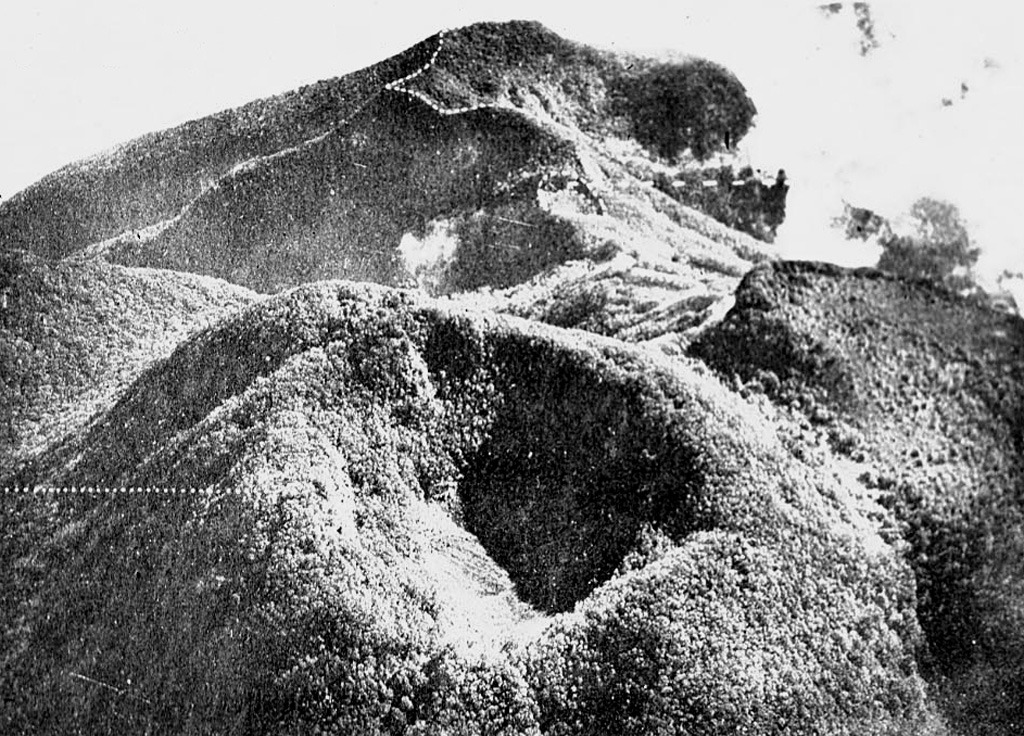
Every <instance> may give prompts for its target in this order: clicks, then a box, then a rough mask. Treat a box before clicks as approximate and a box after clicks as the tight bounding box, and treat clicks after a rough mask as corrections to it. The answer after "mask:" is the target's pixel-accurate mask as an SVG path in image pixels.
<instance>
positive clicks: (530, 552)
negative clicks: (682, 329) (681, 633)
mask: <svg viewBox="0 0 1024 736" xmlns="http://www.w3.org/2000/svg"><path fill="white" fill-rule="evenodd" d="M514 352H515V354H514V357H513V356H511V355H510V356H507V357H509V358H510V359H509V360H500V359H499V360H500V362H501V363H502V365H503V366H504V371H505V373H506V375H505V381H506V386H505V390H504V392H503V396H502V401H501V408H500V409H499V411H498V414H497V416H496V418H495V421H494V423H493V425H492V426H491V428H490V431H489V432H488V436H487V439H486V440H485V441H484V442H483V443H482V444H481V445H480V446H479V447H478V449H477V450H476V452H475V453H473V455H472V456H471V457H469V458H467V459H468V463H467V467H466V469H465V470H464V472H463V477H462V480H461V482H460V483H459V491H458V493H459V502H460V506H461V513H462V521H463V524H464V526H465V528H466V529H467V530H468V531H470V532H471V533H473V534H474V535H476V537H477V538H478V539H479V540H480V542H481V544H482V545H483V547H484V549H486V551H487V553H488V554H489V555H490V556H491V557H492V558H493V559H494V560H495V561H496V562H497V563H498V564H499V565H501V566H502V567H503V568H504V569H505V570H506V571H507V572H508V574H509V577H510V578H511V580H512V581H513V583H514V585H515V588H516V591H517V593H518V595H519V596H520V598H521V599H522V600H524V601H526V602H528V603H529V604H531V605H532V606H534V607H535V608H537V609H539V610H541V611H544V612H545V613H549V614H552V613H561V612H564V611H568V610H571V609H572V608H573V607H574V606H575V604H576V603H577V602H578V601H580V600H582V599H583V598H585V597H587V596H588V595H589V594H590V593H591V592H592V591H593V590H594V589H595V588H597V587H598V586H600V585H601V584H602V583H603V582H605V581H607V580H608V579H609V578H611V577H612V575H613V574H614V573H615V571H616V569H617V568H619V567H620V565H621V564H622V562H623V559H624V557H625V556H626V555H627V553H629V552H630V551H631V550H632V549H633V548H634V547H635V546H636V544H637V540H638V536H639V535H640V533H641V530H642V529H645V528H646V529H653V530H656V531H660V532H663V533H664V534H666V535H667V536H669V537H670V538H673V539H679V538H680V537H681V536H683V535H685V534H687V533H689V532H691V531H694V530H695V529H697V528H699V527H701V526H702V522H701V519H700V516H699V515H698V514H697V513H696V509H697V508H698V501H699V497H700V493H701V489H702V488H703V486H704V483H703V477H702V471H701V469H700V463H699V458H698V454H697V451H696V449H695V448H694V447H692V446H690V447H688V446H686V444H685V443H684V442H682V441H681V439H680V435H679V433H678V432H676V431H673V427H672V421H673V420H672V419H671V418H670V417H671V416H672V414H671V412H668V411H664V410H661V409H660V407H658V406H657V401H656V400H655V399H654V398H653V397H651V396H650V395H649V394H647V393H646V392H645V389H644V388H642V387H641V386H639V385H637V384H636V383H630V382H629V381H628V379H624V376H618V377H616V376H609V375H606V374H605V373H603V372H602V370H601V369H599V368H598V367H597V366H595V365H594V363H593V359H592V358H591V359H590V360H588V359H587V358H586V357H585V356H583V355H580V354H575V353H571V352H568V351H565V350H564V349H563V350H561V351H559V350H555V349H553V347H552V346H550V345H547V344H544V343H543V342H540V341H536V342H530V343H527V344H526V345H523V344H521V343H520V344H518V345H516V346H515V348H514ZM676 421H678V420H676Z"/></svg>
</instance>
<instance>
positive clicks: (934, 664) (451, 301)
mask: <svg viewBox="0 0 1024 736" xmlns="http://www.w3.org/2000/svg"><path fill="white" fill-rule="evenodd" d="M755 111H756V108H755V107H754V104H753V102H752V101H750V100H749V98H748V97H747V96H746V91H745V89H744V87H743V85H742V83H741V82H740V81H739V80H738V79H736V78H735V76H734V75H732V74H731V73H730V72H728V70H725V69H724V68H722V67H719V66H718V65H716V64H714V63H712V62H708V61H705V60H700V59H695V58H687V59H684V60H681V61H677V62H673V63H668V62H665V61H664V60H659V59H645V58H641V57H635V56H626V55H622V54H614V53H611V52H604V51H597V50H594V49H589V48H587V47H585V46H582V45H580V44H576V43H573V42H570V41H566V40H564V39H561V38H559V37H558V36H557V35H556V34H553V33H552V32H550V31H549V30H547V29H545V28H544V27H543V26H541V25H539V24H536V23H527V22H512V23H505V24H494V23H485V24H477V25H474V26H469V27H466V28H462V29H455V30H445V31H442V32H439V33H438V34H435V35H433V36H431V37H429V38H427V39H425V40H424V41H422V42H421V43H419V44H417V45H415V46H413V47H412V48H410V49H409V50H407V51H405V52H402V53H401V54H398V55H397V56H395V57H392V58H391V59H388V60H385V61H384V62H381V63H380V64H377V65H373V66H371V67H367V68H366V69H363V70H360V71H358V72H355V73H354V74H353V75H349V76H348V77H344V78H341V79H337V80H329V81H326V82H321V83H318V84H317V85H312V86H310V87H307V88H303V89H302V90H299V91H297V92H294V93H286V94H285V95H280V96H277V97H275V98H268V100H258V101H255V102H253V103H250V104H249V105H246V106H243V107H242V108H238V109H236V110H233V111H225V112H223V113H218V114H216V115H214V116H210V117H209V118H204V119H202V120H199V121H193V122H192V123H189V124H186V125H185V126H181V127H179V128H176V129H172V130H170V131H164V132H162V133H157V134H152V135H151V136H147V137H143V138H140V139H136V140H135V141H132V142H129V143H128V144H126V145H125V146H124V147H122V148H121V149H118V150H117V151H115V152H114V153H112V154H109V155H105V156H101V157H100V158H97V159H95V160H93V161H92V163H89V164H79V165H71V166H69V167H66V168H65V169H62V170H60V171H58V172H56V173H55V174H54V175H51V176H50V177H47V178H46V179H44V180H43V181H41V182H40V183H39V184H38V185H36V186H35V187H33V188H30V189H29V190H26V191H25V192H24V193H23V196H20V197H19V198H17V201H15V200H13V199H12V200H10V201H8V202H5V203H3V204H2V205H0V336H2V337H3V338H4V339H3V340H2V341H0V345H2V347H0V361H2V362H0V365H2V366H3V375H2V378H3V380H2V381H0V390H2V391H3V394H4V398H5V401H3V402H2V406H3V407H4V408H3V412H4V413H3V415H2V416H3V423H2V424H0V428H4V429H5V430H6V431H5V432H4V434H3V435H2V437H0V486H2V487H4V488H5V491H4V493H3V494H2V496H0V503H2V504H3V511H4V513H3V514H2V524H3V532H4V533H3V534H0V563H2V564H0V583H2V584H0V591H2V592H0V671H2V672H3V673H4V676H3V677H0V700H2V701H3V702H4V703H5V704H8V707H5V708H4V709H3V712H0V728H2V729H3V730H4V732H9V733H56V732H68V731H75V730H77V731H79V732H88V733H114V732H118V733H120V732H124V731H125V730H129V731H140V732H149V733H165V732H166V733H171V732H174V733H179V732H182V731H186V732H191V731H195V732H208V731H210V730H216V731H231V732H236V733H297V732H314V731H317V730H318V731H319V732H324V733H337V734H343V733H345V734H347V733H382V734H384V733H387V734H399V733H403V734H419V735H425V734H439V733H482V732H487V733H502V734H509V736H511V735H512V734H531V735H539V734H569V733H652V732H667V731H672V732H675V731H679V732H682V731H686V732H693V733H706V734H727V733H737V732H745V733H792V734H798V733H827V734H847V733H848V734H860V733H865V732H869V733H880V734H884V733H888V734H897V733H898V734H905V733H908V734H921V736H937V735H938V734H954V735H956V734H961V733H962V734H968V733H985V734H1000V735H1001V734H1012V733H1016V731H1017V730H1019V729H1018V726H1019V725H1020V724H1022V723H1024V713H1021V711H1020V702H1024V698H1020V697H1019V696H1020V688H1019V683H1020V682H1022V681H1024V677H1022V675H1024V641H1022V640H1021V637H1020V635H1019V632H1020V631H1022V630H1024V627H1022V626H1021V623H1022V622H1024V618H1022V615H1024V613H1022V612H1024V594H1022V592H1021V591H1022V590H1024V586H1022V584H1021V582H1020V575H1019V569H1020V563H1021V562H1022V561H1024V541H1022V540H1024V511H1022V510H1021V509H1022V501H1021V499H1022V498H1024V495H1022V494H1024V488H1022V487H1021V485H1020V478H1022V477H1024V472H1021V471H1022V470H1024V434H1022V431H1024V426H1022V425H1021V422H1020V417H1021V416H1024V388H1022V387H1024V374H1022V373H1021V366H1022V365H1024V353H1022V350H1024V347H1022V346H1024V322H1022V321H1021V320H1020V318H1018V317H1015V316H1010V315H1006V314H1002V313H999V312H996V311H994V310H991V309H988V308H986V307H985V305H984V304H982V303H980V302H976V301H971V300H966V299H963V298H960V297H958V296H957V295H955V294H952V293H949V292H947V291H943V290H942V289H940V288H939V287H937V286H935V285H932V284H928V283H926V282H924V281H913V280H907V279H902V278H898V277H895V276H892V275H889V274H884V273H882V272H879V271H875V270H869V269H861V270H848V269H841V268H839V267H836V266H831V265H828V264H820V263H810V262H787V261H780V260H779V259H778V251H777V250H776V249H775V248H774V247H773V246H772V245H771V244H770V243H767V242H764V241H762V240H758V239H756V238H754V237H751V235H750V234H749V233H745V232H740V231H739V230H737V229H736V228H737V227H738V226H739V225H738V224H737V223H738V221H739V220H743V221H747V222H749V221H756V220H757V219H758V218H759V217H760V218H762V222H768V221H769V220H771V221H773V222H774V221H777V220H778V218H779V217H780V216H781V214H782V212H781V210H779V209H774V210H773V211H772V212H770V213H767V214H766V212H765V211H764V210H758V209H757V208H758V207H763V206H765V204H766V203H765V202H763V201H757V198H746V199H742V198H736V199H729V197H730V196H731V194H730V192H731V191H732V190H731V189H730V190H727V191H725V192H722V193H719V194H720V196H719V197H718V198H717V199H714V198H710V197H703V196H697V195H701V194H702V192H704V187H705V186H706V185H705V183H704V182H705V181H708V180H711V181H713V182H715V183H716V185H718V186H724V185H728V186H730V187H731V186H735V188H736V189H737V190H740V189H741V188H742V187H745V186H746V183H745V182H744V181H739V182H736V183H735V184H734V182H735V180H732V181H730V179H731V177H728V176H726V174H727V173H728V172H730V171H732V169H730V168H729V167H730V166H731V165H732V164H731V163H730V159H729V152H728V150H727V149H728V148H729V147H730V146H731V145H732V144H734V143H735V142H736V141H737V140H738V139H739V137H741V136H742V134H743V133H745V132H746V129H747V128H748V127H749V125H751V124H752V122H753V115H754V113H755ZM261 116H262V119H261ZM176 141H179V142H183V143H184V144H186V145H182V146H181V149H180V150H177V151H176V150H175V146H176ZM271 149H272V150H271ZM714 151H719V153H713V152H714ZM250 154H252V155H250ZM712 154H713V155H712ZM709 156H710V158H709ZM103 166H107V167H108V168H107V169H106V170H105V171H103V172H99V173H97V172H98V171H99V168H102V167H103ZM90 167H92V168H90ZM704 172H712V173H711V174H708V175H705V173H704ZM104 177H106V178H104ZM741 179H742V177H741ZM723 182H724V184H723ZM688 186H689V187H700V188H701V189H700V191H697V190H696V189H695V190H694V191H693V192H690V193H691V194H693V195H694V196H692V197H689V198H685V197H680V196H677V195H678V193H679V192H677V191H676V190H677V188H679V189H682V188H685V187H688ZM765 186H767V185H765ZM785 193H786V187H785V181H784V179H783V178H782V177H780V178H779V180H777V182H776V185H774V188H773V193H772V198H773V201H772V202H771V206H772V207H773V208H775V207H776V206H777V205H779V204H780V203H781V204H784V199H785ZM776 199H778V200H780V201H775V200H776ZM682 200H686V201H695V202H701V203H704V204H705V206H707V207H709V208H711V207H712V206H715V207H719V215H718V216H719V217H721V216H722V212H723V211H725V210H728V209H729V207H733V206H739V204H740V203H742V202H745V203H746V204H743V205H742V206H746V207H749V208H750V210H749V211H744V212H742V213H741V216H740V217H738V218H734V219H733V220H729V221H722V220H716V219H714V218H712V217H710V216H709V215H708V214H707V213H705V212H701V211H699V210H698V209H695V208H692V207H688V206H686V205H685V204H683V203H682ZM723 202H725V204H726V205H728V206H727V207H722V206H721V205H722V203H723ZM761 233H762V234H763V235H764V236H765V237H766V238H769V237H770V232H768V230H767V229H762V230H761ZM8 397H9V400H7V399H8ZM83 488H84V489H94V490H92V491H91V492H78V491H75V490H74V489H83ZM145 489H150V490H145Z"/></svg>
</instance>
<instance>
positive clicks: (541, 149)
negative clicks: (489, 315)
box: [101, 93, 582, 292]
mask: <svg viewBox="0 0 1024 736" xmlns="http://www.w3.org/2000/svg"><path fill="white" fill-rule="evenodd" d="M581 176H582V172H581V171H580V170H579V165H578V163H577V162H576V161H575V159H574V153H573V148H572V146H571V145H570V144H568V143H567V142H565V141H563V140H559V139H558V138H556V137H555V136H553V135H552V134H551V133H549V132H547V131H545V130H544V129H543V128H541V127H540V126H538V125H537V124H535V123H533V122H532V121H530V120H529V119H526V118H524V117H522V116H519V115H516V114H515V113H513V112H510V111H504V110H501V109H482V110H478V111H474V112H469V113H466V114H463V115H460V116H442V115H438V114H436V113H435V112H434V111H433V110H431V109H430V108H429V107H428V106H427V105H425V104H424V103H422V102H420V101H418V100H415V99H410V98H408V97H406V96H404V95H397V94H393V93H392V94H387V95H384V96H382V97H380V98H378V99H376V100H375V101H374V102H372V103H370V104H369V105H367V107H365V108H364V109H363V111H362V112H361V113H360V114H359V115H357V116H356V118H355V119H354V120H352V121H351V122H350V123H349V124H348V125H347V126H345V127H344V128H342V129H339V130H338V131H335V132H332V133H329V134H327V135H326V136H324V137H323V138H320V139H317V140H314V141H310V142H309V143H307V144H305V145H303V146H301V147H299V148H296V149H292V150H289V151H285V152H282V153H280V154H277V155H275V156H272V157H268V158H263V159H258V160H256V161H253V162H250V163H249V164H246V165H245V166H242V167H239V168H238V169H236V170H234V171H233V172H232V173H231V174H230V175H228V176H226V177H224V178H223V179H222V180H221V181H220V182H218V183H217V185H215V186H214V187H211V188H210V189H207V190H206V191H205V192H204V193H203V195H201V196H200V197H199V198H197V199H196V200H195V201H194V202H192V203H191V204H190V205H189V206H188V207H187V208H186V209H185V210H184V212H183V213H182V214H181V215H180V216H179V217H178V218H176V219H175V220H174V221H173V222H171V223H169V224H168V225H167V226H166V227H165V228H163V229H161V230H160V231H159V232H157V233H155V234H154V235H153V236H151V237H142V238H138V237H131V236H128V237H122V238H119V239H117V240H115V241H112V242H109V243H105V244H103V245H102V246H101V249H102V252H103V253H104V255H105V256H106V257H107V258H110V259H112V260H116V261H118V262H121V263H125V264H131V265H153V266H160V267H164V268H174V269H178V270H186V271H193V272H199V273H206V274H210V275H215V276H220V277H222V278H226V279H228V280H230V281H233V282H235V283H240V284H244V285H246V286H250V287H252V288H255V289H257V290H260V291H265V292H266V291H277V290H279V289H281V288H284V287H289V286H293V285H296V284H300V283H304V282H307V281H315V280H318V279H324V278H337V277H347V278H355V279H361V280H370V281H377V282H381V283H385V284H399V283H402V282H403V281H404V280H405V279H406V278H407V276H408V274H407V273H406V271H405V269H404V268H403V264H402V262H401V260H400V254H399V251H398V246H399V244H400V241H401V239H402V236H403V234H405V233H406V232H410V231H422V229H423V226H424V224H425V223H426V222H428V221H430V220H432V219H435V218H438V217H441V216H447V217H457V216H459V215H460V214H468V213H471V212H474V211H476V210H478V209H483V208H485V207H498V206H500V205H501V204H502V203H509V202H513V201H516V200H517V199H524V200H526V201H528V202H535V201H536V197H537V193H538V190H540V189H541V188H542V187H545V188H561V187H564V186H567V185H568V182H569V181H571V180H574V179H575V180H578V179H579V178H580V177H581ZM534 209H537V208H536V206H534ZM536 217H540V214H539V213H538V215H537V216H536ZM579 255H581V253H580V252H575V253H574V252H572V251H571V250H568V251H566V252H565V253H563V254H561V257H560V258H557V259H554V261H553V262H555V263H560V262H562V261H564V260H567V259H568V258H570V257H572V256H579ZM545 265H547V264H545V263H544V261H543V260H541V261H539V262H538V264H537V266H538V268H542V267H543V266H545ZM531 275H533V274H532V273H529V272H528V273H526V274H524V276H525V277H528V276H531Z"/></svg>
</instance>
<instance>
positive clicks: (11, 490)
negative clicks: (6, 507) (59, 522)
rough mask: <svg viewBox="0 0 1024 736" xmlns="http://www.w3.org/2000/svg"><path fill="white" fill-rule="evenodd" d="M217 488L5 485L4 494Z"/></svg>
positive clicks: (172, 491)
mask: <svg viewBox="0 0 1024 736" xmlns="http://www.w3.org/2000/svg"><path fill="white" fill-rule="evenodd" d="M216 490H217V489H216V488H214V487H213V486H210V487H207V488H179V487H175V486H120V487H117V486H14V487H5V488H4V489H3V493H4V495H28V494H69V495H70V494H74V495H97V494H138V493H155V494H160V495H165V496H170V495H197V494H200V493H213V492H214V491H216Z"/></svg>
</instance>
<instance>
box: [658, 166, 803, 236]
mask: <svg viewBox="0 0 1024 736" xmlns="http://www.w3.org/2000/svg"><path fill="white" fill-rule="evenodd" d="M655 186H657V187H658V189H659V190H661V191H662V192H664V193H665V194H667V195H669V196H670V197H672V198H673V199H675V200H677V201H679V202H682V203H683V204H685V205H687V206H689V207H693V208H695V209H698V210H700V211H701V212H706V213H707V214H709V215H711V216H712V217H714V218H715V219H716V220H718V221H719V222H721V223H723V224H725V225H728V226H729V227H731V228H735V229H736V230H740V231H742V232H745V233H748V234H749V235H752V236H753V237H755V238H757V239H758V240H763V241H765V242H768V243H771V242H772V241H774V240H775V233H776V231H777V230H778V227H779V225H781V224H782V221H783V220H785V219H786V193H787V192H788V191H789V185H788V184H787V183H786V173H785V172H784V171H779V173H778V175H777V176H776V177H775V181H774V182H773V183H772V185H771V186H768V185H767V184H765V183H764V182H762V181H761V178H760V177H759V176H756V175H755V174H754V170H753V168H751V167H750V166H744V167H743V168H741V169H740V170H739V171H736V170H735V169H734V168H733V167H732V166H719V167H715V168H700V169H683V170H681V171H680V172H678V173H677V174H676V176H675V178H669V177H668V176H666V175H661V176H659V177H658V178H657V179H655Z"/></svg>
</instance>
